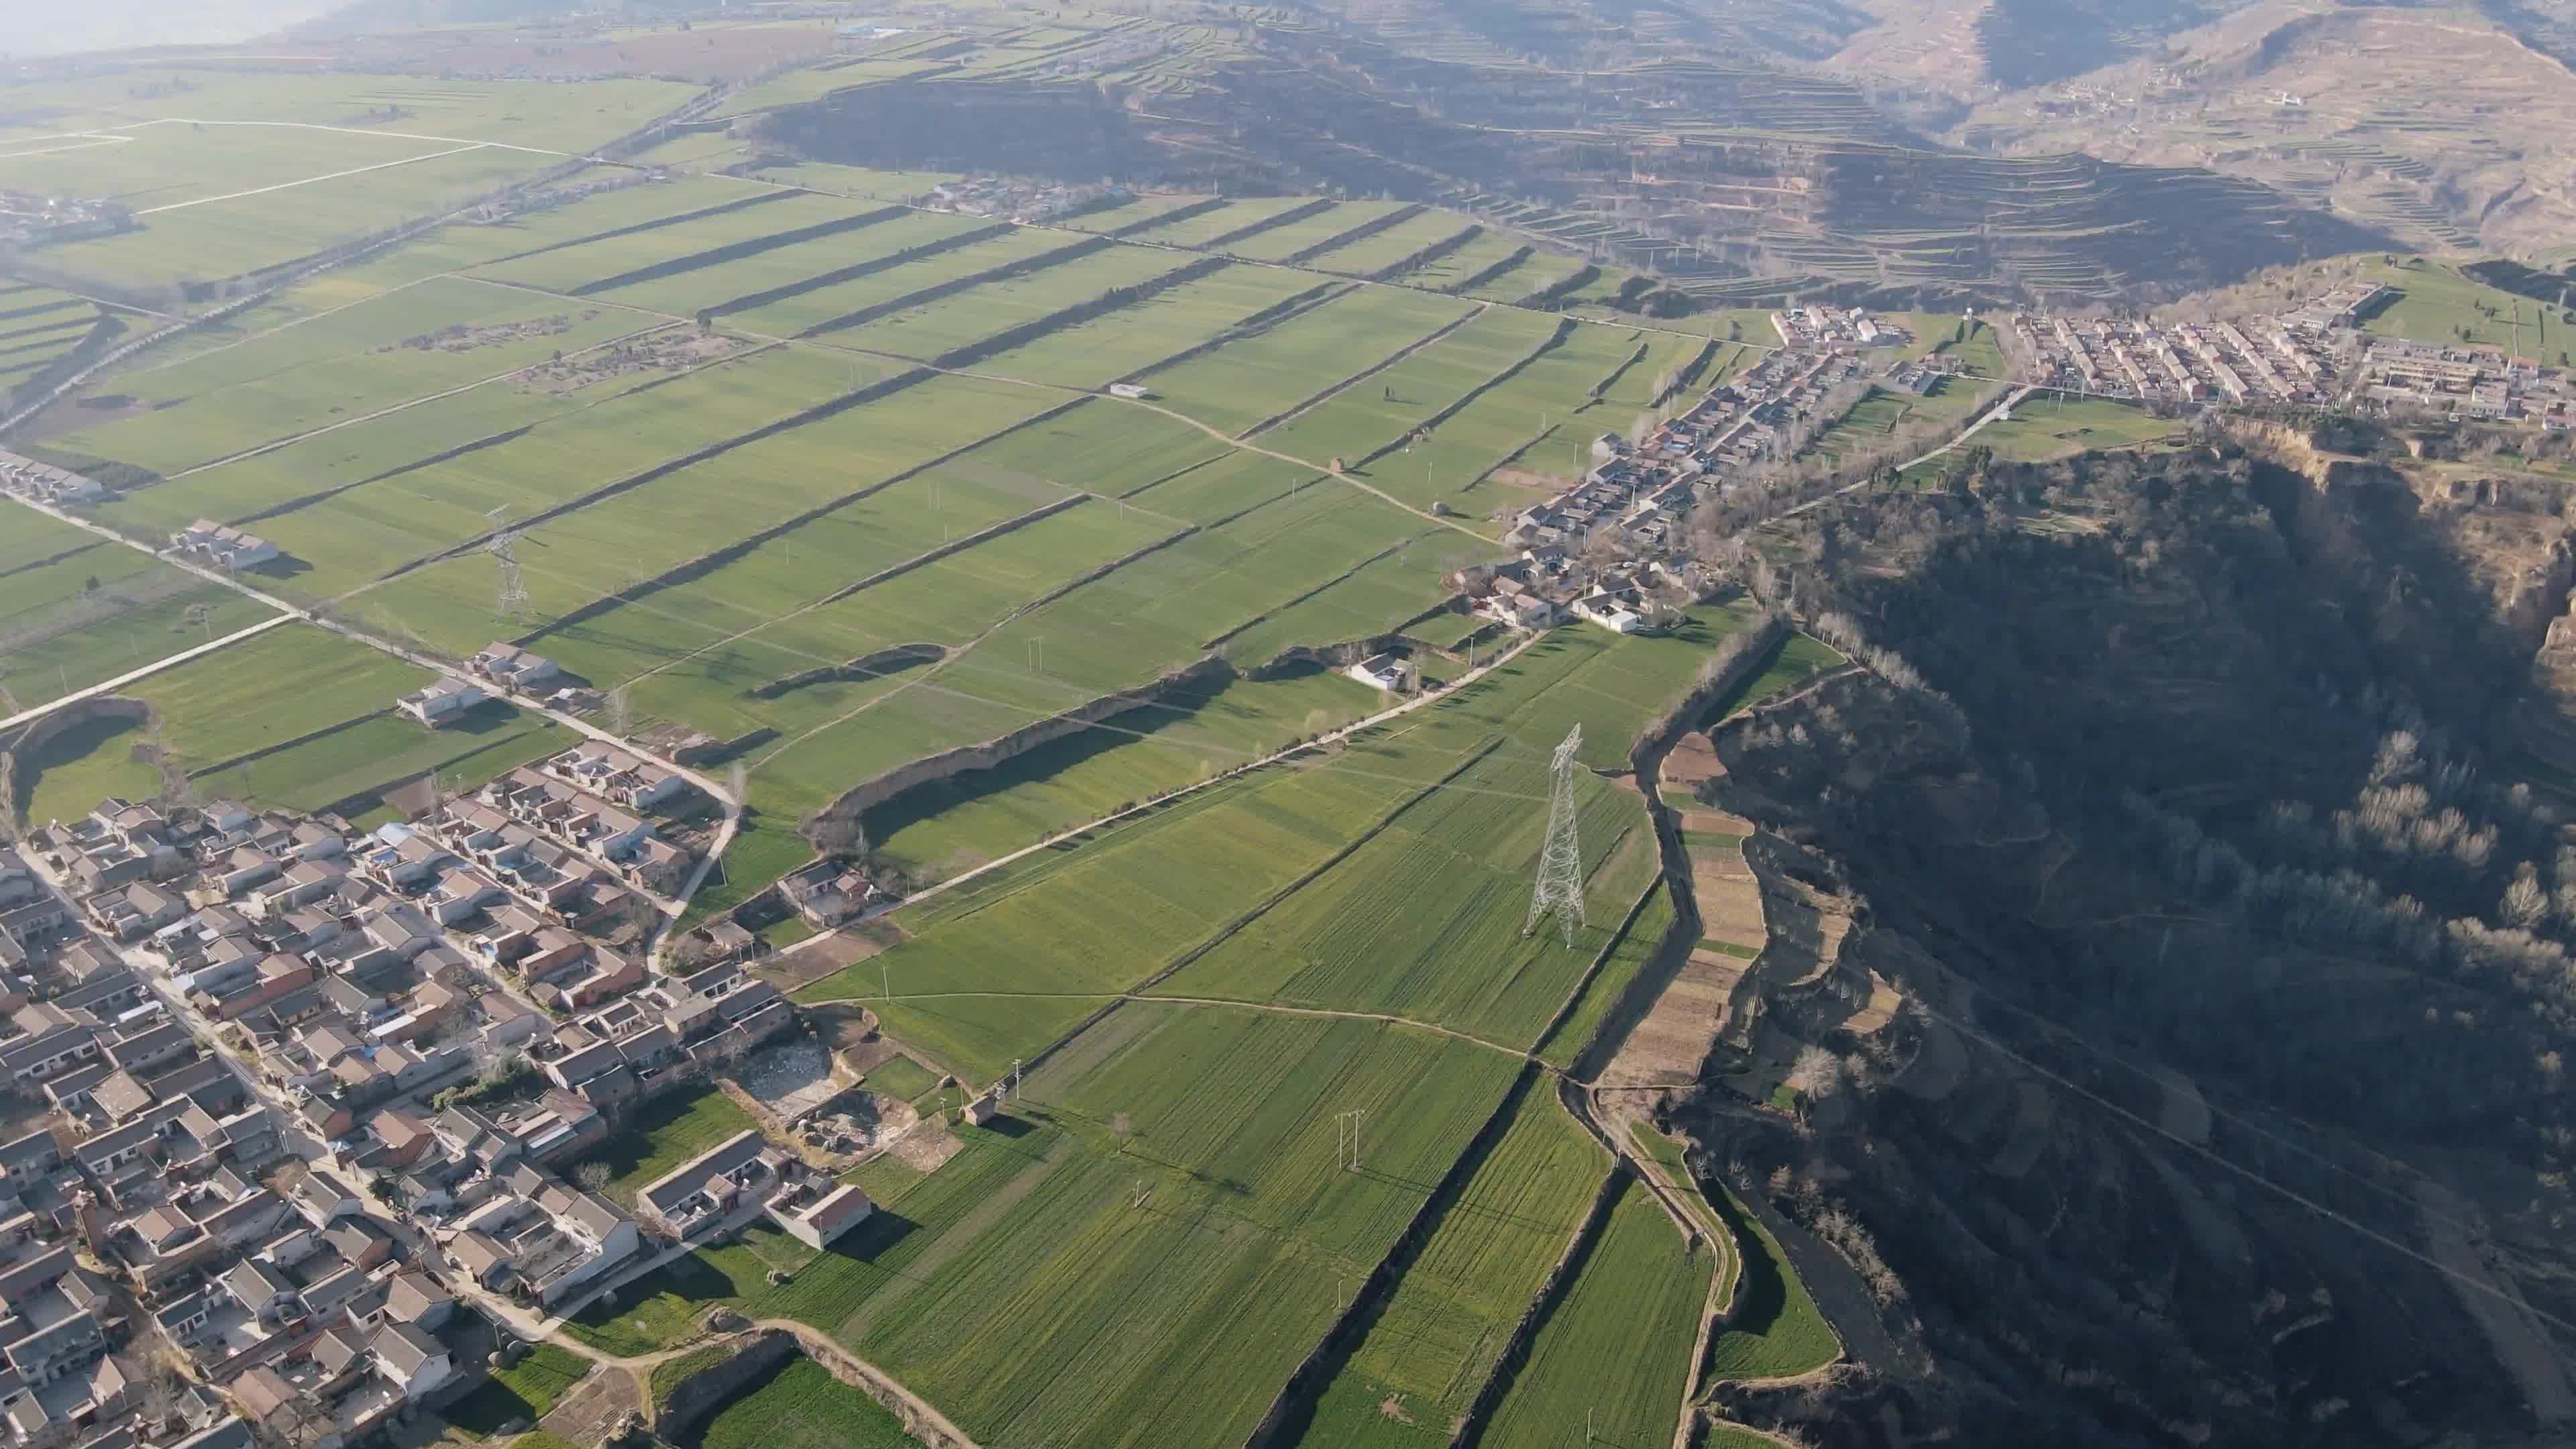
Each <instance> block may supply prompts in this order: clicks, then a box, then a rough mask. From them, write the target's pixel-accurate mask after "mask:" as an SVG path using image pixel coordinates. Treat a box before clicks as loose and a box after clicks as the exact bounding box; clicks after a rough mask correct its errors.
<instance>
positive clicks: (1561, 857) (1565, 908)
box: [1521, 725, 1583, 948]
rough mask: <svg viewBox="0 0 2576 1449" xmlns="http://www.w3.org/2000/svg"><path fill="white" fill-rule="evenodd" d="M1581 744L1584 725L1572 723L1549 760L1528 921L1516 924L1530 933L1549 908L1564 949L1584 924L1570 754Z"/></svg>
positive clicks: (1579, 854)
mask: <svg viewBox="0 0 2576 1449" xmlns="http://www.w3.org/2000/svg"><path fill="white" fill-rule="evenodd" d="M1582 748H1583V726H1581V725H1576V726H1575V727H1574V729H1573V731H1572V732H1571V733H1569V734H1567V735H1566V737H1565V743H1564V744H1561V745H1558V746H1557V747H1556V756H1555V758H1554V759H1551V760H1550V761H1548V766H1547V775H1548V791H1547V844H1546V845H1544V846H1542V847H1541V848H1540V849H1539V853H1538V882H1537V884H1535V885H1533V886H1532V887H1531V888H1530V908H1529V919H1528V920H1527V921H1525V922H1523V923H1522V924H1521V934H1522V935H1524V936H1526V935H1529V934H1530V933H1532V932H1534V931H1536V930H1537V929H1538V923H1539V919H1540V918H1541V917H1543V916H1545V915H1546V914H1547V913H1548V912H1549V911H1550V910H1553V911H1555V912H1556V920H1557V924H1558V925H1559V926H1560V927H1562V928H1563V929H1564V931H1565V944H1566V945H1567V946H1568V947H1569V948H1570V947H1572V946H1573V945H1574V929H1575V927H1577V926H1580V925H1582V924H1583V845H1582V842H1581V841H1579V840H1578V839H1576V837H1575V817H1576V811H1575V804H1574V769H1575V765H1574V756H1575V754H1576V752H1578V751H1580V750H1581V749H1582Z"/></svg>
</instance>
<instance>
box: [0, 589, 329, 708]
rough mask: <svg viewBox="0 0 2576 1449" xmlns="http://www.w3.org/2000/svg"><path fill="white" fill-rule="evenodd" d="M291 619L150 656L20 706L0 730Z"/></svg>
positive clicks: (264, 622)
mask: <svg viewBox="0 0 2576 1449" xmlns="http://www.w3.org/2000/svg"><path fill="white" fill-rule="evenodd" d="M293 622H294V619H293V617H292V616H290V615H286V614H279V615H276V616H275V617H273V618H267V619H262V620H260V621H259V622H258V623H256V624H253V625H251V626H250V627H249V628H247V629H236V630H234V631H233V632H231V633H229V634H226V635H225V636H224V637H222V638H221V639H209V640H207V641H206V642H205V643H203V644H199V645H196V646H194V647H192V648H188V649H183V650H181V651H180V652H178V653H176V654H173V655H170V656H169V657H168V658H165V659H157V660H154V661H153V662H152V663H150V664H146V665H144V666H143V667H142V668H140V669H129V670H127V671H126V672H124V673H123V674H120V675H118V676H116V677H115V678H114V679H103V680H100V681H99V682H98V683H96V684H93V685H91V686H90V687H89V688H87V689H75V690H73V691H72V692H71V693H69V694H66V695H64V696H62V697H61V698H59V699H49V700H47V701H45V702H44V703H43V704H40V705H37V706H36V707H35V708H34V709H22V710H20V711H18V712H17V713H16V714H13V715H11V716H9V717H8V718H7V719H0V730H6V729H14V728H16V727H17V726H19V725H22V724H25V723H26V722H27V721H29V720H31V719H43V718H44V717H45V716H47V715H49V714H52V713H53V712H54V711H55V710H58V709H61V708H62V707H63V706H65V705H68V704H78V703H80V702H81V701H82V700H84V699H96V698H97V697H98V696H100V695H102V694H114V693H115V692H116V691H117V690H119V689H122V688H124V687H125V686H126V685H129V684H132V683H133V682H134V681H136V680H138V679H141V678H144V677H145V676H147V675H152V674H158V673H160V672H161V671H162V670H164V669H168V668H170V667H171V666H172V665H176V664H185V663H187V662H188V661H189V660H191V659H194V658H196V657H198V656H199V655H201V654H212V653H214V652H215V651H216V650H218V649H221V648H223V647H224V646H225V645H227V644H233V643H238V642H240V641H241V640H244V639H247V638H249V637H250V636H252V635H253V634H265V633H267V632H268V631H269V630H271V629H274V628H276V627H277V626H278V625H280V624H290V623H293Z"/></svg>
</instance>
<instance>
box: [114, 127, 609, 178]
mask: <svg viewBox="0 0 2576 1449" xmlns="http://www.w3.org/2000/svg"><path fill="white" fill-rule="evenodd" d="M145 126H270V127H278V128H283V129H287V130H295V131H337V132H339V133H340V134H342V135H345V136H390V137H392V138H394V139H395V140H397V141H443V142H447V143H448V144H451V145H456V146H458V147H459V148H460V149H465V148H470V147H474V146H489V147H491V148H492V149H493V150H496V151H525V152H527V153H528V154H530V155H532V156H562V157H566V158H571V159H579V158H582V157H586V156H588V155H590V154H591V153H589V152H584V151H557V150H555V149H553V148H552V147H548V146H522V145H519V144H518V143H516V142H514V141H477V140H474V139H472V138H471V137H467V136H427V135H423V134H421V133H420V132H418V131H376V130H370V129H368V128H367V127H364V126H331V125H325V124H323V123H322V122H320V121H216V120H208V119H204V118H202V117H197V116H155V117H153V118H152V119H151V120H148V121H133V122H129V123H127V124H126V125H122V126H117V127H114V128H112V129H115V130H119V131H139V130H141V129H143V128H144V127H145ZM619 139H624V138H622V137H621V138H619ZM314 179H315V180H321V179H323V178H320V177H316V178H314Z"/></svg>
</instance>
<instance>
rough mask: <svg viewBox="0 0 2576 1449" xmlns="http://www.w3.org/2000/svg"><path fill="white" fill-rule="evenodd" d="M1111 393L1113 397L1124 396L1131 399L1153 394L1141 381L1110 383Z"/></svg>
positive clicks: (1147, 396)
mask: <svg viewBox="0 0 2576 1449" xmlns="http://www.w3.org/2000/svg"><path fill="white" fill-rule="evenodd" d="M1109 395H1110V396H1111V397H1123V398H1128V399H1131V400H1132V399H1140V398H1149V397H1152V396H1153V394H1152V393H1151V392H1148V391H1147V390H1146V388H1145V385H1144V384H1143V383H1141V382H1113V383H1111V384H1109Z"/></svg>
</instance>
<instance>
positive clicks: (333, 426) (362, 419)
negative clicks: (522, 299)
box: [163, 322, 675, 518]
mask: <svg viewBox="0 0 2576 1449" xmlns="http://www.w3.org/2000/svg"><path fill="white" fill-rule="evenodd" d="M673 325H675V324H673V323H669V322H662V323H656V324H655V325H653V326H651V327H642V328H638V329H636V330H635V331H633V332H627V333H621V334H620V335H618V336H615V337H611V338H608V339H607V340H605V341H602V342H597V343H593V344H592V345H590V346H588V347H585V348H582V349H581V350H580V352H568V353H565V354H564V355H565V356H566V357H578V356H580V355H581V353H582V352H597V351H598V350H599V349H601V348H603V347H613V346H616V345H617V344H619V343H622V342H632V341H633V340H635V339H636V338H638V337H644V336H649V335H650V334H652V333H655V332H660V331H663V330H665V329H667V328H669V327H671V326H673ZM245 340H247V339H245ZM180 360H181V361H189V360H191V359H186V358H182V359H180ZM553 365H554V362H553V359H551V358H550V359H548V360H546V361H544V362H531V363H529V364H528V365H527V366H525V367H514V368H511V369H510V370H509V371H507V372H496V373H494V374H492V375H491V376H490V377H478V378H476V379H475V380H474V381H472V382H468V383H462V384H460V385H458V386H456V387H451V388H448V389H446V390H445V391H442V392H434V393H430V394H428V395H427V396H425V397H416V398H412V399H409V400H408V401H405V402H398V403H394V404H392V405H390V406H388V407H381V408H378V409H376V410H375V411H374V412H371V413H360V414H359V415H358V416H356V417H354V418H342V419H340V420H339V421H338V422H336V423H325V424H323V425H322V426H321V427H318V428H307V429H305V430H304V431H303V432H300V433H293V434H290V435H288V436H286V437H283V438H274V439H271V440H270V441H268V442H265V443H262V444H260V445H259V446H257V447H254V448H244V449H243V450H242V451H240V452H238V453H228V454H226V455H224V456H223V457H220V458H216V459H213V460H211V461H208V462H204V463H198V464H194V465H192V466H190V467H186V468H182V469H180V470H179V471H178V472H176V473H171V474H167V475H165V476H164V478H163V481H164V482H175V481H177V480H178V479H181V478H187V477H192V476H194V475H196V474H199V473H203V472H205V471H207V470H208V469H211V468H221V467H223V466H224V465H226V464H228V463H240V462H244V461H247V460H249V459H252V458H256V457H258V456H260V455H261V454H263V453H274V452H276V451H277V450H278V449H280V448H291V447H293V446H295V445H296V444H297V443H301V442H304V441H306V440H307V439H310V438H318V437H320V436H322V435H323V434H324V433H336V432H338V431H339V430H340V429H342V428H354V427H356V426H357V425H359V424H360V423H372V422H374V421H376V420H377V419H379V418H386V417H391V416H393V415H394V414H395V413H398V412H402V411H403V410H405V409H407V408H416V407H419V406H420V405H422V404H423V403H434V402H439V401H443V400H444V399H447V398H451V397H454V396H456V395H457V394H458V393H463V392H472V391H474V390H475V389H476V388H478V387H489V386H491V385H492V384H493V383H496V382H507V381H509V380H510V379H511V378H514V377H517V376H518V375H520V374H521V373H525V372H534V371H536V370H537V369H538V368H540V367H552V366H553ZM350 486H352V487H356V486H359V485H356V484H352V485H350ZM282 511H286V512H292V511H293V510H292V509H288V510H282ZM264 516H266V517H272V518H273V517H275V516H276V514H275V513H269V514H266V515H264Z"/></svg>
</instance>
